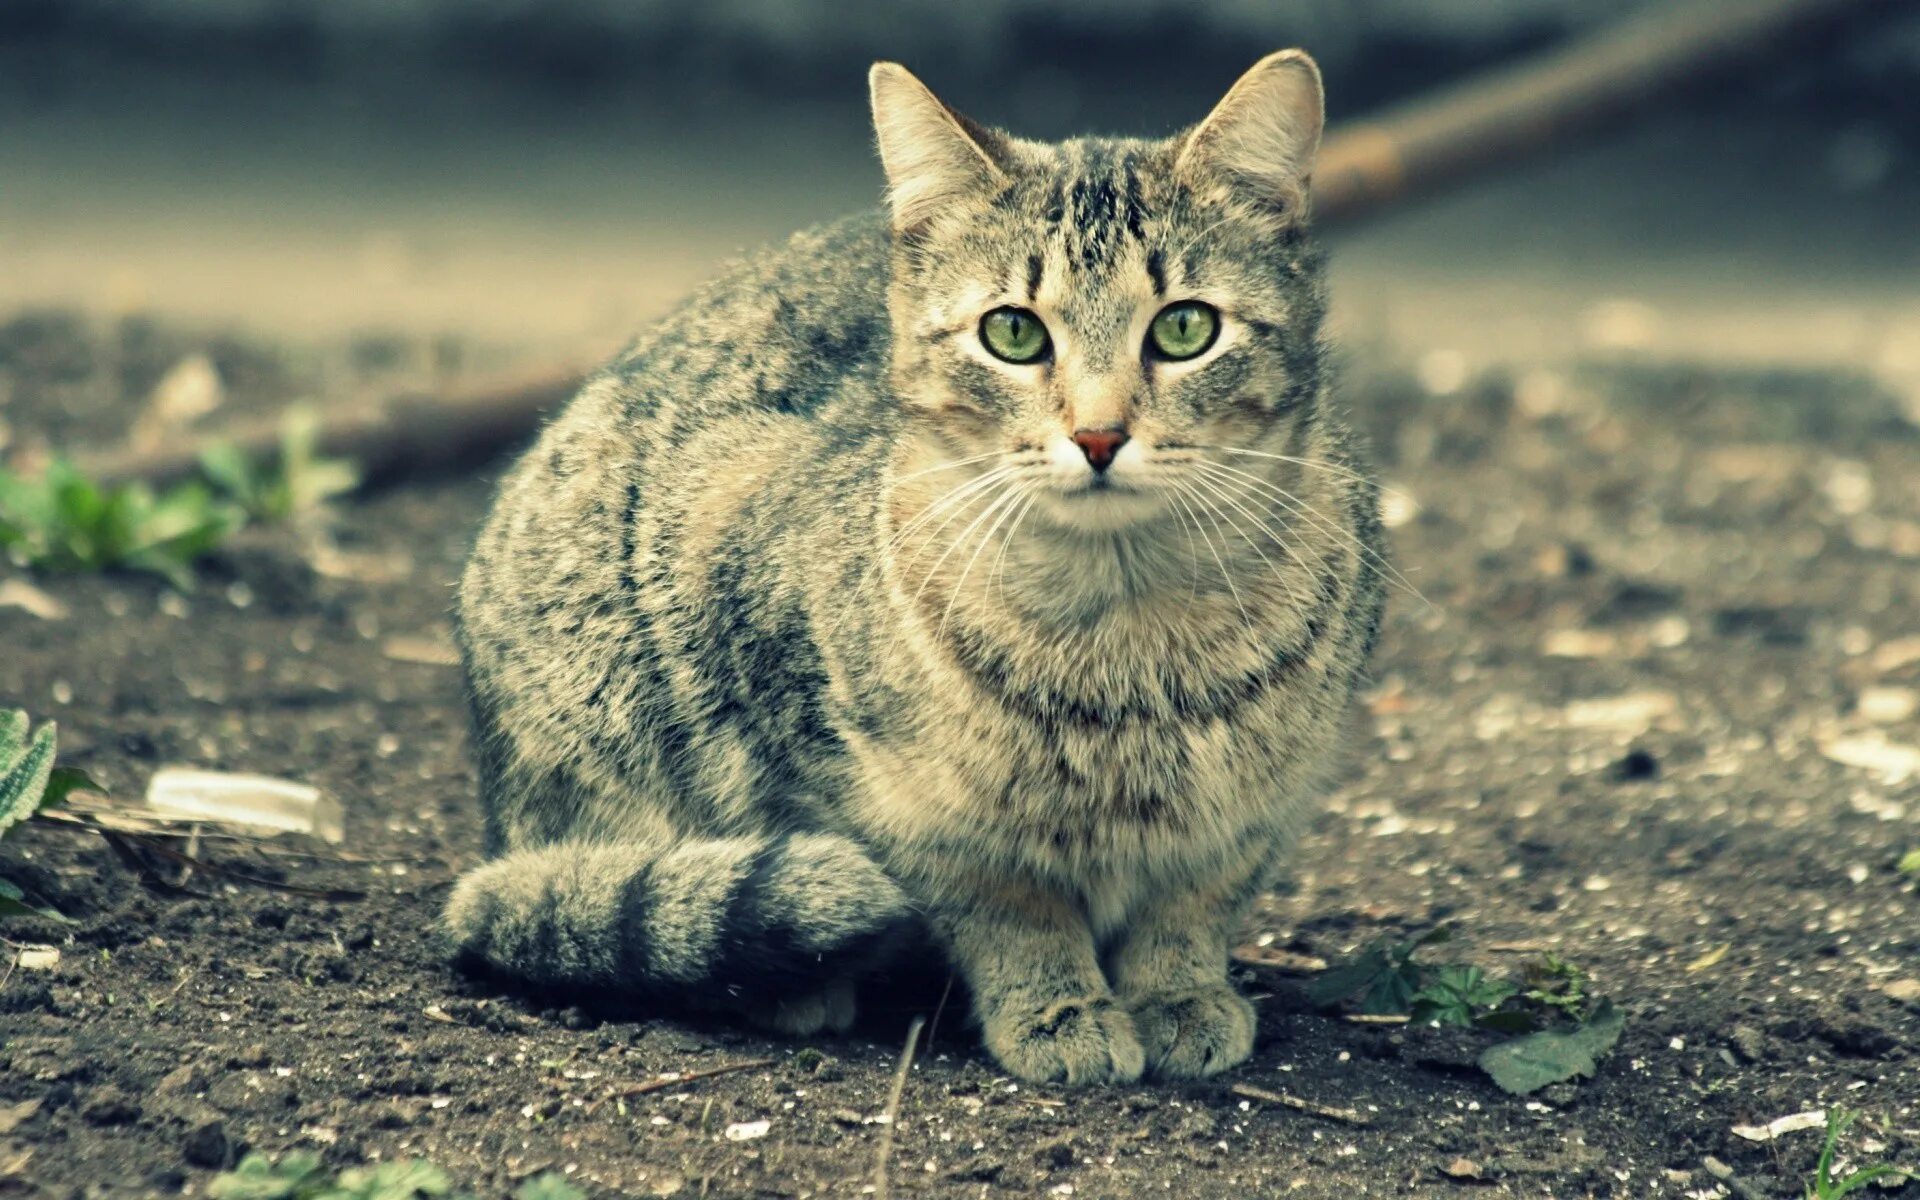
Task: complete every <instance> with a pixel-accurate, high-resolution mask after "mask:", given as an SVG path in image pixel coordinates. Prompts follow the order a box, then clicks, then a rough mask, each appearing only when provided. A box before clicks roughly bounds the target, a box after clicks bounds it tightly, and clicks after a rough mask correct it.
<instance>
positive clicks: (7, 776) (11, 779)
mask: <svg viewBox="0 0 1920 1200" xmlns="http://www.w3.org/2000/svg"><path fill="white" fill-rule="evenodd" d="M25 716H26V715H25V714H24V713H21V714H17V718H15V719H11V720H10V721H9V727H10V728H9V733H8V737H7V738H6V740H7V741H8V742H10V743H12V744H13V748H12V749H11V750H10V751H9V752H8V756H7V758H5V759H0V837H5V836H6V832H7V830H9V829H11V828H13V827H14V826H15V825H17V824H19V823H20V822H22V821H24V820H26V819H27V818H28V817H30V816H32V815H33V814H34V813H35V812H37V811H39V808H40V801H41V798H42V797H44V796H45V795H46V793H47V780H48V779H49V778H50V777H51V776H52V774H53V743H54V724H53V722H52V721H48V722H47V723H46V724H45V725H42V726H41V727H40V731H39V732H38V733H36V734H34V735H33V738H32V740H31V741H29V742H27V744H26V748H25V749H24V750H21V749H19V741H20V735H21V733H24V731H25V726H24V724H23V722H24V721H25Z"/></svg>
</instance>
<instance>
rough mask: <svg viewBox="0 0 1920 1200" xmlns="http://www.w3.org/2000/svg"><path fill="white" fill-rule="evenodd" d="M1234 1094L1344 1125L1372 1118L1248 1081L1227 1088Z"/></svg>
mask: <svg viewBox="0 0 1920 1200" xmlns="http://www.w3.org/2000/svg"><path fill="white" fill-rule="evenodd" d="M1228 1090H1229V1091H1231V1092H1232V1093H1233V1094H1234V1095H1236V1096H1245V1097H1246V1098H1247V1099H1249V1100H1259V1101H1262V1102H1264V1103H1267V1104H1278V1105H1281V1106H1282V1107H1285V1108H1291V1109H1293V1110H1294V1111H1295V1112H1303V1113H1307V1114H1309V1115H1311V1116H1316V1117H1325V1118H1326V1119H1327V1120H1329V1121H1339V1122H1341V1123H1342V1124H1346V1125H1371V1124H1373V1118H1372V1117H1369V1116H1368V1115H1367V1114H1365V1113H1363V1112H1361V1111H1359V1110H1358V1109H1352V1108H1333V1107H1331V1106H1329V1105H1325V1104H1315V1103H1314V1102H1313V1101H1311V1100H1302V1099H1301V1098H1300V1097H1298V1096H1289V1095H1287V1094H1286V1093H1285V1092H1270V1091H1268V1090H1267V1089H1265V1088H1263V1087H1255V1086H1253V1085H1252V1084H1250V1083H1236V1084H1234V1085H1233V1086H1232V1087H1231V1088H1229V1089H1228Z"/></svg>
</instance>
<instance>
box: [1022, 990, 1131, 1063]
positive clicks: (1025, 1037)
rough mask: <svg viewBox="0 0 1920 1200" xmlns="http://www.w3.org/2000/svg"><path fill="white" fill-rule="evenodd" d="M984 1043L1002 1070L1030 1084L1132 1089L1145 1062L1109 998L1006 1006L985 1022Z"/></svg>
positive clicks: (1124, 1013) (1126, 1019)
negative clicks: (1105, 1085)
mask: <svg viewBox="0 0 1920 1200" xmlns="http://www.w3.org/2000/svg"><path fill="white" fill-rule="evenodd" d="M986 1043H987V1049H988V1050H990V1051H991V1052H992V1053H993V1056H994V1057H995V1058H997V1059H999V1060H1000V1065H1001V1066H1003V1067H1005V1068H1006V1069H1007V1070H1009V1071H1011V1072H1013V1073H1014V1074H1015V1075H1018V1076H1019V1077H1020V1078H1022V1079H1026V1080H1030V1081H1032V1082H1034V1083H1132V1082H1133V1081H1134V1080H1136V1079H1138V1078H1140V1070H1141V1067H1142V1065H1143V1063H1144V1061H1145V1059H1144V1056H1143V1055H1142V1053H1141V1049H1140V1038H1139V1036H1138V1035H1136V1034H1135V1033H1134V1030H1133V1018H1131V1017H1129V1016H1128V1015H1127V1010H1126V1009H1124V1008H1121V1007H1120V1005H1119V1003H1118V1002H1117V1001H1115V1000H1114V999H1113V998H1112V997H1111V996H1076V997H1071V998H1067V999H1061V1000H1055V1001H1054V1002H1052V1003H1050V1004H1047V1005H1044V1006H1042V1007H1040V1008H1024V1007H1020V1006H1017V1005H1012V1006H1008V1007H1007V1008H1003V1009H1001V1010H1000V1011H999V1012H996V1013H994V1014H993V1015H992V1016H990V1017H988V1018H987V1020H986Z"/></svg>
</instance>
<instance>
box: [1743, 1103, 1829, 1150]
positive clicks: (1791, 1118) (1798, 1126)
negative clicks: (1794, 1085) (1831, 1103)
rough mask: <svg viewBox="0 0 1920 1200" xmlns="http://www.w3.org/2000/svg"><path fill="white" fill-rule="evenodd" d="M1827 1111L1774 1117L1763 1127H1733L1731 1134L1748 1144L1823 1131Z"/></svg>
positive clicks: (1817, 1109)
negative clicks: (1806, 1132)
mask: <svg viewBox="0 0 1920 1200" xmlns="http://www.w3.org/2000/svg"><path fill="white" fill-rule="evenodd" d="M1826 1126H1827V1110H1826V1109H1824V1108H1816V1109H1814V1110H1813V1111H1812V1112H1797V1113H1789V1114H1787V1115H1786V1116H1784V1117H1775V1118H1774V1119H1773V1120H1771V1121H1768V1122H1767V1123H1766V1124H1765V1125H1735V1126H1734V1127H1733V1134H1734V1136H1735V1137H1742V1138H1745V1139H1747V1140H1748V1141H1750V1142H1770V1141H1772V1140H1773V1139H1775V1138H1777V1137H1781V1136H1783V1135H1785V1134H1789V1133H1799V1132H1800V1131H1801V1130H1803V1129H1825V1128H1826Z"/></svg>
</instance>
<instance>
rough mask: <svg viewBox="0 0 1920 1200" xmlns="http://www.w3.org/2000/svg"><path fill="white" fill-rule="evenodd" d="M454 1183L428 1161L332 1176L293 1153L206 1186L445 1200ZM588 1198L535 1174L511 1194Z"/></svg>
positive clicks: (347, 1197) (372, 1199)
mask: <svg viewBox="0 0 1920 1200" xmlns="http://www.w3.org/2000/svg"><path fill="white" fill-rule="evenodd" d="M452 1192H453V1183H452V1181H451V1180H450V1179H449V1178H448V1176H447V1173H446V1172H445V1171H443V1170H441V1169H440V1168H439V1167H437V1166H435V1165H433V1164H432V1163H429V1162H417V1161H412V1160H406V1159H403V1160H401V1161H399V1162H390V1163H381V1164H380V1165H378V1166H374V1167H352V1168H349V1169H348V1170H345V1171H342V1172H340V1174H339V1175H338V1176H333V1175H331V1174H330V1173H329V1172H328V1171H327V1169H326V1168H325V1166H324V1165H322V1163H321V1161H320V1156H319V1155H317V1154H313V1153H311V1152H308V1151H304V1150H296V1151H293V1152H291V1153H289V1154H288V1155H286V1156H285V1157H284V1158H282V1159H281V1160H280V1161H279V1162H277V1163H276V1162H273V1161H271V1160H270V1159H268V1158H267V1157H266V1156H265V1155H262V1154H249V1155H247V1157H246V1158H245V1159H243V1160H242V1161H241V1163H240V1165H239V1166H238V1167H235V1168H234V1169H233V1170H231V1171H228V1172H226V1173H224V1174H221V1175H217V1176H215V1177H214V1178H213V1180H212V1182H210V1183H209V1184H208V1185H207V1195H209V1196H212V1197H213V1198H214V1200H419V1198H420V1197H423V1196H426V1197H432V1196H447V1195H451V1194H452ZM585 1197H586V1193H584V1192H582V1191H581V1190H580V1189H579V1188H577V1187H574V1186H573V1185H572V1184H571V1183H568V1182H567V1179H566V1176H564V1175H561V1174H559V1173H558V1172H555V1171H548V1172H546V1173H545V1174H542V1175H537V1176H535V1177H534V1178H532V1179H529V1180H527V1181H526V1182H524V1183H522V1184H521V1185H520V1186H519V1187H518V1188H516V1189H514V1193H513V1200H585Z"/></svg>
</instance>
